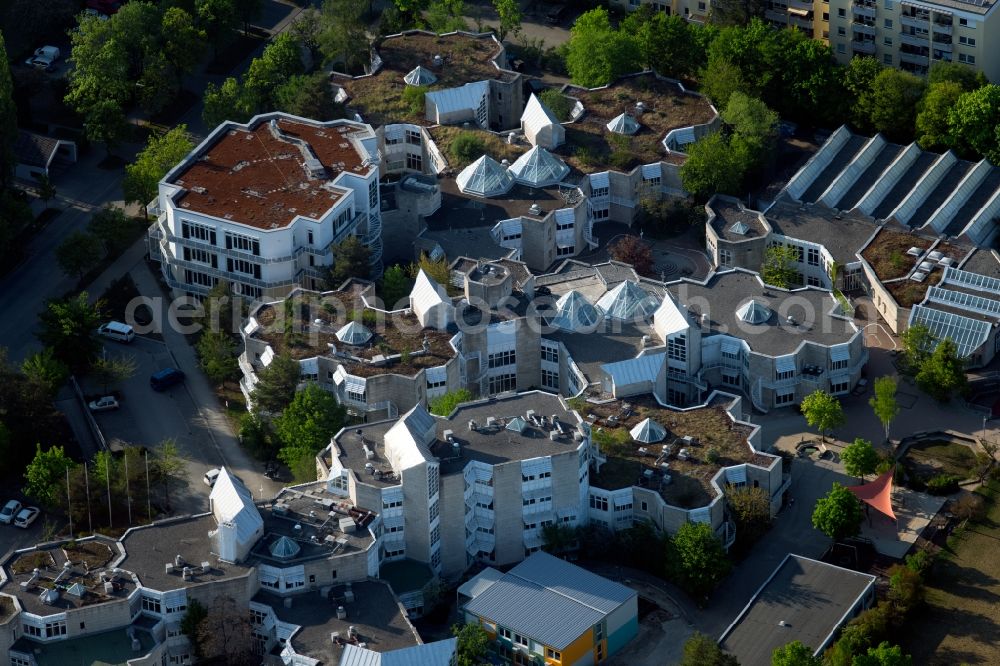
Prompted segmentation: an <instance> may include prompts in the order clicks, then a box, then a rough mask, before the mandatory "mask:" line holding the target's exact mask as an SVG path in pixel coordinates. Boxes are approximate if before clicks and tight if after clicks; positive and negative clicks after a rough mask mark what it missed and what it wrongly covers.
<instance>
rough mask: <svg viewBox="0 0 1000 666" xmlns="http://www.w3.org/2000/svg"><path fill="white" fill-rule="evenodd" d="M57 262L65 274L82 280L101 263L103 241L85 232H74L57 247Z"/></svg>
mask: <svg viewBox="0 0 1000 666" xmlns="http://www.w3.org/2000/svg"><path fill="white" fill-rule="evenodd" d="M56 262H57V263H58V264H59V268H60V269H61V270H62V272H63V273H66V274H67V275H71V276H73V277H75V278H76V279H77V280H82V279H83V276H84V275H86V274H87V271H89V270H90V269H91V268H94V267H95V266H97V264H99V263H100V262H101V241H100V240H98V238H97V237H96V236H94V235H93V234H89V233H87V232H85V231H74V232H73V233H71V234H70V235H69V236H67V237H66V238H65V239H64V240H63V242H62V243H60V244H59V245H58V246H57V247H56Z"/></svg>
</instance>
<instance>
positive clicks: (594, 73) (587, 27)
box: [566, 7, 642, 88]
mask: <svg viewBox="0 0 1000 666" xmlns="http://www.w3.org/2000/svg"><path fill="white" fill-rule="evenodd" d="M641 63H642V55H641V53H640V52H639V45H638V43H637V41H636V38H635V36H634V35H631V34H628V33H626V32H623V31H619V30H615V29H614V28H612V27H611V19H610V17H609V15H608V12H607V10H606V9H604V8H603V7H598V8H597V9H592V10H590V11H588V12H585V13H584V14H582V15H581V16H580V18H578V19H577V20H576V23H574V24H573V27H572V29H571V30H570V38H569V42H567V43H566V68H567V69H568V70H569V74H570V78H571V79H573V83H576V84H577V85H580V86H584V87H585V88H594V87H597V86H603V85H605V84H607V83H610V82H611V81H613V80H615V79H616V78H618V77H619V76H621V75H622V74H627V73H629V72H634V71H637V70H639V69H640V68H641Z"/></svg>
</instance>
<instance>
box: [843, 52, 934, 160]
mask: <svg viewBox="0 0 1000 666" xmlns="http://www.w3.org/2000/svg"><path fill="white" fill-rule="evenodd" d="M924 86H925V83H924V80H923V79H921V78H920V77H918V76H916V75H915V74H910V73H909V72H903V71H901V70H898V69H892V68H888V67H887V68H885V69H883V70H882V71H880V72H879V73H878V75H877V76H876V77H875V79H874V80H873V81H872V85H871V89H870V90H869V91H868V92H867V94H865V95H863V96H862V98H861V99H860V100H858V104H860V105H861V111H862V113H864V114H866V115H867V118H868V121H869V122H870V123H871V126H872V127H873V128H874V129H875V131H877V132H882V133H883V134H885V135H886V136H887V137H888V138H889V139H890V140H892V141H899V142H906V141H909V140H910V139H911V138H912V137H913V128H914V125H915V123H916V116H917V105H918V104H919V103H920V99H921V98H922V97H923V96H924Z"/></svg>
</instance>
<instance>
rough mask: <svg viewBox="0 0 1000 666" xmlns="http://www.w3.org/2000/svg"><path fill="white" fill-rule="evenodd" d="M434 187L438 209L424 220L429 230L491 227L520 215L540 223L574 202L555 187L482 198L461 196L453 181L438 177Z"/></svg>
mask: <svg viewBox="0 0 1000 666" xmlns="http://www.w3.org/2000/svg"><path fill="white" fill-rule="evenodd" d="M438 185H439V186H440V187H441V208H440V209H439V210H438V211H437V212H436V213H434V214H433V215H431V216H430V217H428V218H427V226H428V227H429V228H430V229H432V230H448V231H453V230H456V229H468V228H475V227H487V228H492V227H493V225H495V224H496V223H497V222H500V221H501V220H509V219H511V218H515V217H520V216H525V217H530V218H533V219H538V220H540V219H542V218H544V217H545V216H546V215H548V214H549V213H551V212H552V211H554V210H558V209H560V208H572V207H573V203H571V202H572V201H574V196H571V194H570V193H569V192H566V191H565V190H563V191H560V188H559V187H558V186H555V187H545V188H533V187H527V186H525V185H514V187H512V188H511V189H510V191H509V192H507V193H506V194H504V195H502V196H499V197H491V198H488V199H486V198H483V197H477V196H471V195H467V194H464V193H462V192H461V191H460V190H459V189H458V184H457V183H456V181H455V179H454V178H441V179H439V180H438ZM572 192H573V193H575V192H576V191H575V190H572ZM532 206H538V209H539V211H540V212H539V214H538V215H535V214H533V212H532Z"/></svg>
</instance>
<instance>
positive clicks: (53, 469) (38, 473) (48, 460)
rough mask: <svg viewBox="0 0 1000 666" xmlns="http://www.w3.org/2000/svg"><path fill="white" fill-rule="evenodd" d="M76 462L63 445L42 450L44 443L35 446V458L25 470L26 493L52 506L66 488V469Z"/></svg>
mask: <svg viewBox="0 0 1000 666" xmlns="http://www.w3.org/2000/svg"><path fill="white" fill-rule="evenodd" d="M75 465H76V463H74V462H73V461H72V460H71V459H70V457H69V456H67V455H66V451H65V449H63V447H61V446H53V447H51V448H50V449H48V450H47V451H42V445H41V444H38V445H36V447H35V458H34V460H32V461H31V464H29V465H28V467H27V469H25V470H24V479H25V481H26V482H27V483H26V484H25V486H24V494H25V495H27V496H28V497H32V498H34V499H35V500H37V501H38V502H39V503H40V504H42V505H44V506H46V507H49V508H52V507H55V506H56V505H57V503H58V500H59V498H61V496H62V495H63V493H65V490H66V485H65V484H66V470H68V469H72V468H73V467H74V466H75Z"/></svg>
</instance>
